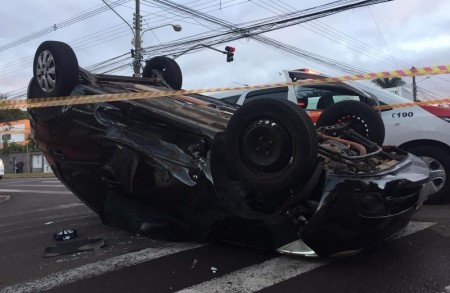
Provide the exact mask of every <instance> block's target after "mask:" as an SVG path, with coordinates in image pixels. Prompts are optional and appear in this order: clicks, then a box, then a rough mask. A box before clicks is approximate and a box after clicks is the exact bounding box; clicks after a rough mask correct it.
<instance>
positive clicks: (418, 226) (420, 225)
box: [399, 221, 436, 237]
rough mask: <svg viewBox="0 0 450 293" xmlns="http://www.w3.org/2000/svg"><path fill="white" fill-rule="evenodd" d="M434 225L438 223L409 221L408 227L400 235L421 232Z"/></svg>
mask: <svg viewBox="0 0 450 293" xmlns="http://www.w3.org/2000/svg"><path fill="white" fill-rule="evenodd" d="M433 225H436V223H432V222H413V221H411V222H409V224H408V226H407V227H406V230H405V232H404V233H403V234H402V235H400V236H399V237H405V236H408V235H411V234H414V233H416V232H419V231H421V230H424V229H427V228H429V227H431V226H433Z"/></svg>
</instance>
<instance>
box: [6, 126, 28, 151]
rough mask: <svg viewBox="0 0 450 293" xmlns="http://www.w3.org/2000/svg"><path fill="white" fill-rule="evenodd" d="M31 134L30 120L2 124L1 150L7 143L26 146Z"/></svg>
mask: <svg viewBox="0 0 450 293" xmlns="http://www.w3.org/2000/svg"><path fill="white" fill-rule="evenodd" d="M30 133H31V132H30V120H28V119H23V120H16V121H10V122H4V123H0V138H1V144H0V148H3V146H4V145H5V142H7V143H16V144H20V145H25V144H26V143H27V142H28V137H29V135H30Z"/></svg>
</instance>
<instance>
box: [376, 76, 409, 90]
mask: <svg viewBox="0 0 450 293" xmlns="http://www.w3.org/2000/svg"><path fill="white" fill-rule="evenodd" d="M372 82H373V83H374V84H376V85H377V86H379V87H382V88H384V89H387V88H391V87H398V86H402V85H405V84H406V82H405V81H404V80H403V79H401V78H400V77H393V78H377V79H374V80H372Z"/></svg>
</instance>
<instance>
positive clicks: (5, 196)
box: [0, 195, 11, 203]
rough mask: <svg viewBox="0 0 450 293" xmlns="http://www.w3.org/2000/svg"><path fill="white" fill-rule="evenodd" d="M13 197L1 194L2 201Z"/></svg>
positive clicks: (0, 200) (0, 201) (0, 199)
mask: <svg viewBox="0 0 450 293" xmlns="http://www.w3.org/2000/svg"><path fill="white" fill-rule="evenodd" d="M10 199H11V195H0V203H2V202H5V201H7V200H10Z"/></svg>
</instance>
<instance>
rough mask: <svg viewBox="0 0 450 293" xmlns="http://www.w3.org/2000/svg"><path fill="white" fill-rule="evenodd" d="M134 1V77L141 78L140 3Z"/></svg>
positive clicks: (137, 0)
mask: <svg viewBox="0 0 450 293" xmlns="http://www.w3.org/2000/svg"><path fill="white" fill-rule="evenodd" d="M139 1H140V0H136V12H135V13H134V61H133V68H134V75H133V76H134V77H141V58H142V56H141V54H142V48H141V12H140V11H141V3H140V2H139Z"/></svg>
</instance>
